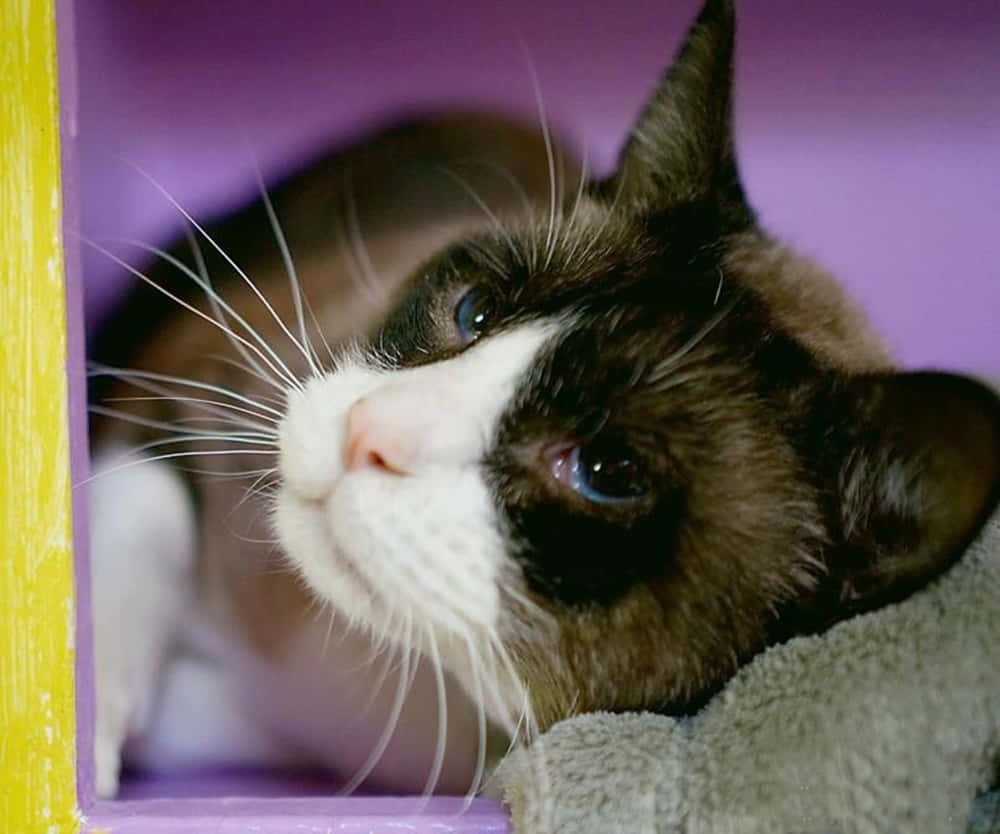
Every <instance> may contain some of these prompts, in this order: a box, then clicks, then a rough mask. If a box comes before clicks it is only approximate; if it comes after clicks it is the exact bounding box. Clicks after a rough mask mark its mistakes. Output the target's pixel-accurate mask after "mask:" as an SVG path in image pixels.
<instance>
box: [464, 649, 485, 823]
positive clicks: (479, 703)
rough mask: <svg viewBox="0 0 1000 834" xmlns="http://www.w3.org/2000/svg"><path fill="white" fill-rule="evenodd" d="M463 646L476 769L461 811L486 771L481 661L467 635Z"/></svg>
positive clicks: (479, 786) (476, 792) (470, 801)
mask: <svg viewBox="0 0 1000 834" xmlns="http://www.w3.org/2000/svg"><path fill="white" fill-rule="evenodd" d="M465 647H466V649H467V650H468V653H469V668H470V669H471V671H472V683H473V692H472V697H473V699H474V701H475V704H476V727H477V730H478V735H477V745H476V769H475V771H474V772H473V775H472V781H471V782H470V783H469V790H468V792H467V793H466V795H465V801H464V802H463V803H462V812H463V813H464V812H465V811H467V810H468V809H469V806H470V805H471V804H472V800H473V799H474V798H475V797H476V795H477V794H478V793H479V791H480V790H481V789H482V786H483V775H484V774H485V772H486V705H485V703H484V701H485V697H484V693H483V681H482V674H481V671H480V663H481V661H480V660H479V657H478V656H477V654H476V652H475V650H474V649H473V646H472V642H471V641H470V640H469V638H468V637H466V638H465Z"/></svg>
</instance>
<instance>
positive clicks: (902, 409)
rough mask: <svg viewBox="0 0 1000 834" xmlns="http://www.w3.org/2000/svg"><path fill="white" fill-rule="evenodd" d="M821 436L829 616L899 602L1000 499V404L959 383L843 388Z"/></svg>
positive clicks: (904, 376)
mask: <svg viewBox="0 0 1000 834" xmlns="http://www.w3.org/2000/svg"><path fill="white" fill-rule="evenodd" d="M823 410H828V411H830V412H833V413H835V414H836V415H837V417H836V418H835V419H836V424H835V425H833V426H831V427H830V428H829V429H828V430H827V431H825V432H824V433H823V437H822V439H820V440H819V442H820V443H821V444H822V451H821V454H822V455H823V456H825V457H826V458H827V459H828V460H829V461H831V462H832V463H834V464H835V465H834V467H833V469H832V470H831V471H832V476H831V480H832V481H833V484H832V485H833V491H834V493H835V498H834V504H835V506H836V512H835V515H836V517H837V518H838V519H839V526H840V530H839V534H840V537H841V543H840V546H839V547H836V546H835V547H834V553H835V554H836V555H832V556H831V560H830V561H829V562H828V564H827V568H828V570H829V575H828V580H827V583H826V584H827V586H828V590H829V591H830V592H832V594H833V595H835V596H837V597H839V599H838V600H836V601H834V600H831V599H829V598H828V603H833V606H834V607H836V608H839V609H840V610H839V612H838V614H837V617H838V618H840V617H841V616H846V615H849V614H850V613H853V612H856V611H862V610H865V609H870V608H874V607H878V606H879V605H881V604H884V603H886V602H891V601H893V600H897V599H901V598H903V597H905V596H906V595H908V594H909V593H911V592H912V591H914V590H916V589H917V588H919V587H921V586H922V585H924V584H925V583H926V582H927V581H928V580H930V579H932V578H933V577H934V576H936V575H937V574H939V573H940V572H941V571H943V570H944V569H945V568H947V567H948V566H950V565H951V564H952V562H954V561H955V560H956V559H957V558H958V557H959V556H961V554H962V552H963V550H964V549H965V547H966V546H967V545H968V544H969V542H970V541H971V540H972V539H973V538H974V537H975V536H976V534H977V533H978V532H979V530H980V528H981V527H982V525H983V524H984V522H985V521H986V519H987V518H988V517H989V515H990V513H992V512H993V511H994V508H995V507H996V505H997V501H998V500H1000V398H998V397H997V396H996V394H994V393H993V392H992V391H991V390H989V389H988V388H986V387H985V386H983V385H980V384H979V383H978V382H975V381H973V380H971V379H968V378H966V377H961V376H956V375H954V374H944V373H895V374H893V373H888V374H873V375H864V376H858V377H854V378H851V379H848V380H845V381H844V382H843V383H841V385H840V389H839V391H838V392H837V393H836V394H835V396H834V397H833V399H832V400H831V401H830V402H829V403H828V406H824V408H823Z"/></svg>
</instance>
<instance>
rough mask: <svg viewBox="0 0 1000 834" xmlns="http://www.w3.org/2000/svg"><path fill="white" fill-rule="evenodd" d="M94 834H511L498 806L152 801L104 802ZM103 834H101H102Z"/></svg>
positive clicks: (91, 821)
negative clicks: (105, 832) (103, 831)
mask: <svg viewBox="0 0 1000 834" xmlns="http://www.w3.org/2000/svg"><path fill="white" fill-rule="evenodd" d="M87 817H88V819H87V825H86V826H85V829H84V830H85V831H86V830H88V829H89V830H95V829H100V828H101V827H106V828H109V829H110V830H111V831H112V832H113V834H168V832H169V834H174V832H176V834H188V833H189V832H190V834H195V832H205V831H211V832H213V834H230V832H232V834H236V832H239V834H244V832H247V831H254V832H261V834H352V833H353V832H358V834H362V832H363V833H364V834H399V832H400V831H401V830H403V831H407V832H412V834H422V832H427V833H428V834H430V833H431V832H433V834H449V833H450V832H454V834H508V832H509V824H508V821H507V818H506V816H505V815H504V814H502V813H498V811H497V808H496V804H495V803H493V802H488V801H485V800H476V801H475V802H473V803H472V805H471V806H470V807H468V808H466V807H465V805H464V804H463V802H462V800H459V799H446V798H436V799H432V800H430V801H429V802H426V803H421V802H420V800H417V799H414V798H409V797H402V798H401V797H383V798H380V799H246V798H228V799H217V800H211V801H210V800H186V801H185V800H148V801H145V802H113V803H107V802H101V803H97V804H96V805H95V806H94V807H93V808H92V809H91V811H90V813H88V815H87ZM95 834H96V831H95Z"/></svg>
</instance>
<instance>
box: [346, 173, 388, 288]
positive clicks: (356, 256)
mask: <svg viewBox="0 0 1000 834" xmlns="http://www.w3.org/2000/svg"><path fill="white" fill-rule="evenodd" d="M344 211H345V213H344V225H345V227H346V231H347V236H348V242H349V244H350V245H349V247H348V251H349V252H350V254H351V256H352V260H353V261H354V263H355V266H357V267H358V268H359V269H360V270H361V274H360V276H358V274H357V273H355V272H354V271H353V270H352V272H351V274H352V275H353V276H354V277H355V279H357V278H359V277H360V279H361V280H360V281H357V280H356V283H359V284H360V286H361V287H362V289H364V290H365V291H366V292H367V293H368V297H369V300H370V301H372V302H373V303H374V304H382V303H384V302H385V292H384V290H383V289H382V286H381V284H380V282H379V280H378V274H377V273H376V271H375V265H374V264H373V263H372V261H371V258H370V257H369V255H368V249H367V247H366V246H365V239H364V235H363V234H362V233H361V220H360V219H359V217H358V206H357V203H356V202H355V200H354V189H353V188H352V187H351V181H350V172H348V171H345V173H344Z"/></svg>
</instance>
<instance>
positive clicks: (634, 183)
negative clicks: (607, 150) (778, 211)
mask: <svg viewBox="0 0 1000 834" xmlns="http://www.w3.org/2000/svg"><path fill="white" fill-rule="evenodd" d="M734 29H735V22H734V12H733V3H732V2H731V0H707V2H706V3H705V5H704V6H703V7H702V10H701V13H700V14H699V15H698V18H697V20H696V21H695V22H694V24H693V26H692V27H691V29H690V31H689V32H688V34H687V37H686V39H685V41H684V44H683V46H682V47H681V50H680V53H679V54H678V55H677V58H676V59H675V61H674V63H673V65H672V66H671V67H670V69H668V70H667V72H666V74H665V75H664V76H663V78H662V79H661V81H660V83H659V85H658V86H657V88H656V91H655V92H654V94H653V97H652V99H650V101H649V102H648V103H647V104H646V107H645V109H644V110H643V112H642V113H641V115H640V116H639V119H638V121H637V122H636V124H635V125H634V127H633V129H632V132H631V135H630V136H629V138H628V140H627V141H626V144H625V147H624V149H623V150H622V153H621V157H620V158H619V162H618V169H617V171H616V172H615V173H614V174H613V175H612V177H611V178H610V179H609V180H607V181H606V182H604V183H603V184H602V190H603V192H604V193H605V194H607V195H609V196H610V197H613V198H615V199H618V200H622V201H623V203H627V204H631V205H633V206H638V207H639V208H640V209H644V210H649V211H656V210H659V209H664V208H668V207H670V206H672V205H676V204H679V203H688V202H704V201H706V200H709V201H713V202H718V204H719V206H720V207H721V208H723V209H724V210H726V211H734V210H735V211H737V213H738V215H739V216H741V217H749V216H750V210H749V208H748V207H747V206H746V201H745V200H744V197H743V189H742V187H741V185H740V180H739V174H738V172H737V166H736V159H735V154H734V149H733V135H732V117H731V110H732V105H731V99H732V64H733V38H734Z"/></svg>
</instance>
